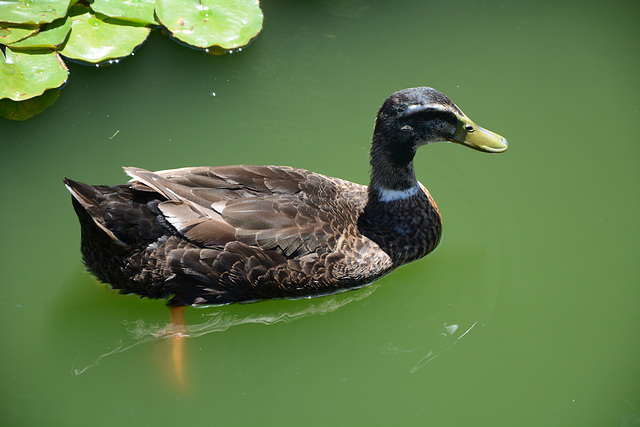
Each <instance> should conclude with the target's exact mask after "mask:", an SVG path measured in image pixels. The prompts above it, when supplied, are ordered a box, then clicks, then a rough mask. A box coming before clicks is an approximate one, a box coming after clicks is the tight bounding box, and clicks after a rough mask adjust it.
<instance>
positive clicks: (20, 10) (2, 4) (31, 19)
mask: <svg viewBox="0 0 640 427" xmlns="http://www.w3.org/2000/svg"><path fill="white" fill-rule="evenodd" d="M69 3H71V0H17V1H0V21H3V22H14V23H19V24H28V23H32V24H44V23H46V22H52V21H54V20H56V19H58V18H63V17H64V16H65V15H66V14H67V9H69Z"/></svg>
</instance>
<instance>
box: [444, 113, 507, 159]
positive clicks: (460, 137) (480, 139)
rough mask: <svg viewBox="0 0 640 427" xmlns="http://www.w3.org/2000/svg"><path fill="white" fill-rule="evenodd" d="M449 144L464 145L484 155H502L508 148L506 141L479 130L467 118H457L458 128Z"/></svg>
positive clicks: (484, 130)
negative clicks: (482, 152)
mask: <svg viewBox="0 0 640 427" xmlns="http://www.w3.org/2000/svg"><path fill="white" fill-rule="evenodd" d="M449 141H451V142H455V143H458V144H462V145H466V146H467V147H471V148H473V149H476V150H479V151H484V152H485V153H502V152H503V151H505V150H506V149H507V148H509V143H508V142H507V140H506V139H504V138H503V137H501V136H500V135H498V134H497V133H493V132H491V131H490V130H487V129H485V128H481V127H480V126H478V125H476V124H475V123H473V122H472V121H471V120H469V118H467V117H459V118H458V127H457V129H456V133H455V134H454V135H453V137H452V138H451V139H449Z"/></svg>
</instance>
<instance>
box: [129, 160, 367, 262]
mask: <svg viewBox="0 0 640 427" xmlns="http://www.w3.org/2000/svg"><path fill="white" fill-rule="evenodd" d="M125 171H126V172H127V174H129V175H130V176H131V177H132V178H133V180H132V185H135V186H137V187H140V186H147V187H148V188H152V189H153V190H155V191H157V192H159V193H160V194H162V195H163V196H165V197H167V198H168V199H169V201H168V202H164V203H161V204H160V205H159V208H160V210H161V212H162V213H163V214H164V216H165V217H166V219H167V220H168V222H169V223H171V224H172V225H173V226H174V227H175V228H176V230H178V232H179V233H181V234H182V235H184V236H185V237H186V238H187V239H189V240H190V241H192V242H194V243H196V244H198V245H200V246H205V247H213V246H220V245H224V244H225V243H228V242H233V241H235V240H237V241H239V242H242V243H245V244H247V245H252V246H257V247H259V248H260V249H263V250H275V251H277V252H278V253H281V254H283V255H285V256H287V257H302V256H306V255H309V254H312V253H314V252H317V251H320V253H324V252H327V251H328V250H329V249H328V246H334V245H335V242H336V241H337V240H338V239H339V235H340V234H341V233H342V232H343V231H344V227H345V226H346V223H345V224H339V222H340V221H339V220H340V218H343V215H342V212H341V211H342V210H344V207H342V208H341V207H339V204H337V206H330V205H328V204H327V200H329V201H332V200H334V201H335V198H333V197H330V196H331V193H335V194H338V191H337V190H336V189H335V185H334V184H335V183H334V181H335V179H330V178H326V177H324V176H322V175H318V174H314V173H311V172H307V171H304V170H300V169H293V168H288V167H275V166H221V167H213V168H208V167H200V168H183V169H174V170H167V171H159V172H149V171H146V170H144V169H138V168H125ZM363 188H364V187H362V188H361V189H359V191H362V192H363V191H364V190H363ZM341 191H342V192H344V188H342V189H341ZM327 196H329V197H327ZM356 200H357V198H356ZM336 210H337V211H338V212H336ZM356 211H357V209H356ZM343 219H344V220H345V221H353V218H343Z"/></svg>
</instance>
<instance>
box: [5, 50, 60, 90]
mask: <svg viewBox="0 0 640 427" xmlns="http://www.w3.org/2000/svg"><path fill="white" fill-rule="evenodd" d="M68 76H69V70H68V69H67V66H66V65H65V64H64V61H62V58H60V56H59V55H58V53H57V52H53V51H51V50H48V49H47V50H36V51H28V52H14V51H12V50H11V49H10V48H9V47H7V48H6V49H5V55H2V54H0V77H1V78H0V99H2V98H9V99H12V100H14V101H22V100H25V99H29V98H33V97H35V96H38V95H41V94H42V93H43V92H44V91H45V90H47V89H52V88H56V87H59V86H61V85H62V84H63V83H64V82H66V81H67V77H68Z"/></svg>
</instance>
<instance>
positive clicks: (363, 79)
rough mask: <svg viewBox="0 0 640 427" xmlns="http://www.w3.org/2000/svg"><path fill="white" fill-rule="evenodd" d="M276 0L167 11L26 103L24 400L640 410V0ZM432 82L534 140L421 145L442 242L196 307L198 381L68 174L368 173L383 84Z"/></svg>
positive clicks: (55, 414)
mask: <svg viewBox="0 0 640 427" xmlns="http://www.w3.org/2000/svg"><path fill="white" fill-rule="evenodd" d="M601 3H602V4H601ZM263 9H264V13H265V17H266V18H265V29H264V31H263V33H262V34H261V35H260V36H259V38H258V39H257V40H256V41H255V42H254V43H253V44H252V45H251V46H250V47H248V48H247V49H245V50H244V51H242V52H240V53H236V54H233V55H228V56H224V57H214V56H210V55H205V54H202V53H200V52H196V51H192V50H189V49H188V48H185V47H183V46H179V45H177V44H175V43H173V42H171V41H170V40H168V39H167V38H165V37H163V36H161V35H160V34H154V35H152V36H151V38H150V40H148V42H147V43H146V44H145V45H144V46H143V47H142V48H141V49H140V50H139V51H138V52H136V54H135V56H134V57H133V58H128V59H126V60H124V61H121V63H120V64H118V65H117V66H112V67H107V68H103V69H96V68H91V67H83V66H79V65H73V64H72V65H71V66H70V70H71V77H70V80H69V84H68V85H67V87H66V88H64V90H63V91H62V95H61V96H60V98H59V99H58V101H57V102H56V104H55V105H54V106H53V107H51V108H49V109H48V110H46V112H44V113H43V114H41V115H39V116H37V117H35V118H33V119H31V120H29V121H26V122H23V123H14V122H8V121H4V120H3V121H0V144H1V147H2V155H1V157H0V182H2V187H1V188H2V197H3V203H2V207H1V208H0V223H1V224H2V227H0V241H1V242H2V245H1V247H0V271H1V272H2V276H1V283H0V304H1V305H0V307H1V308H2V310H1V315H0V316H2V317H1V319H2V324H3V328H2V335H1V338H2V351H1V352H0V384H1V385H2V386H1V388H0V390H1V391H0V402H1V403H0V405H1V406H0V411H1V412H0V418H1V419H2V420H3V421H2V423H3V425H12V426H35V425H42V426H45V425H46V426H84V425H98V426H100V425H104V426H112V425H135V426H138V425H187V424H188V425H235V426H244V425H278V426H284V425H287V426H298V425H317V426H324V425H354V426H359V425H363V426H364V425H389V426H391V425H416V426H417V425H441V426H463V425H481V426H515V425H517V426H633V425H640V363H639V361H640V340H639V338H638V336H639V334H638V328H639V327H640V287H639V285H640V283H639V269H638V264H637V262H638V255H639V253H640V251H639V249H640V248H639V243H638V242H639V241H640V227H639V226H638V210H639V208H640V202H639V198H638V183H639V178H640V172H639V169H638V158H639V154H640V144H639V140H640V138H639V137H638V122H639V120H638V119H639V116H638V97H639V95H640V90H639V89H640V85H639V83H638V70H639V68H640V67H639V65H640V60H639V55H638V53H639V52H638V46H639V42H640V27H639V26H638V24H637V18H638V17H639V16H640V14H639V13H638V12H639V8H638V4H637V2H631V1H629V2H606V3H604V2H577V1H576V2H561V1H560V2H538V3H535V5H534V3H523V4H517V3H516V2H510V1H504V2H500V1H488V2H415V1H406V2H393V5H391V3H390V2H389V3H388V2H370V1H365V0H352V1H349V0H344V1H324V2H296V1H270V2H264V4H263ZM421 85H429V86H433V87H435V88H437V89H439V90H441V91H443V92H444V93H446V94H447V95H448V96H449V97H451V98H452V99H453V100H454V102H456V103H457V104H458V106H460V107H461V108H462V109H463V111H464V112H465V113H466V114H467V115H468V116H469V117H470V118H471V119H472V120H474V121H475V122H476V123H478V124H479V125H481V126H485V127H487V128H488V129H491V130H493V131H495V132H497V133H500V134H501V135H503V136H505V137H506V138H507V139H508V140H509V142H510V149H509V150H508V151H507V152H506V153H504V154H501V155H487V154H483V153H479V152H475V151H472V150H469V149H465V148H463V147H461V146H457V145H451V144H439V145H434V146H430V147H425V148H423V149H421V151H419V153H418V155H417V159H416V171H417V175H418V178H419V179H420V180H421V181H422V182H423V183H424V184H425V185H426V186H427V187H428V188H429V189H430V191H431V193H432V195H433V196H434V197H435V199H436V201H437V202H438V205H439V207H440V210H441V212H442V214H443V217H444V227H445V233H444V238H443V241H442V244H441V245H440V247H439V248H438V250H437V251H436V252H435V253H433V254H432V255H430V256H429V257H427V258H426V259H423V260H421V261H418V262H416V263H413V264H411V265H409V266H406V267H403V268H402V269H400V270H398V271H396V272H395V273H393V274H392V275H390V276H388V277H386V278H384V279H383V280H381V281H379V282H378V283H376V284H375V285H374V286H372V287H368V288H365V289H361V290H358V291H354V292H349V293H344V294H340V295H336V296H332V297H327V298H320V299H314V300H299V301H267V302H262V303H256V304H248V305H232V306H225V307H221V308H202V309H189V310H188V311H187V313H186V320H187V322H188V323H189V325H190V328H191V329H190V332H191V334H192V336H191V337H190V338H188V339H187V340H186V342H185V383H186V384H185V385H184V387H179V386H178V385H176V380H175V378H174V375H173V371H172V370H171V367H170V358H171V355H170V351H171V349H170V345H169V342H168V341H167V340H163V339H154V338H153V336H152V335H151V332H153V331H157V330H158V329H159V328H161V327H162V326H163V325H165V324H166V323H167V321H168V313H167V310H166V308H165V307H164V305H163V303H162V302H160V301H149V300H141V299H139V298H137V297H135V296H122V295H117V294H115V293H113V292H110V291H109V290H107V289H106V288H105V287H104V286H102V285H99V284H97V283H96V282H95V281H94V279H93V278H92V277H91V276H90V275H89V274H87V273H85V272H84V269H83V266H82V264H81V260H80V253H79V227H78V225H77V221H76V218H75V215H74V213H73V210H72V207H71V204H70V196H69V194H68V192H67V191H66V189H65V188H64V186H63V185H62V183H61V179H62V177H63V176H68V177H70V178H73V179H77V180H81V181H84V182H88V183H93V184H99V183H103V184H116V183H121V182H124V181H125V180H126V179H127V178H126V176H125V175H124V174H123V173H122V171H121V169H120V167H121V166H122V165H126V166H139V167H144V168H148V169H152V170H157V169H165V168H174V167H181V166H199V165H224V164H238V163H254V164H279V165H291V166H296V167H301V168H306V169H310V170H314V171H317V172H321V173H324V174H327V175H331V176H338V177H341V178H345V179H349V180H353V181H356V182H360V183H366V182H367V180H368V147H369V141H370V137H371V132H372V127H373V120H374V117H375V113H376V109H377V108H378V107H379V105H380V104H381V103H382V101H383V100H384V99H385V98H386V97H387V96H388V95H389V94H390V93H392V92H394V91H396V90H399V89H402V88H406V87H412V86H421ZM214 93H215V96H214V95H213V94H214Z"/></svg>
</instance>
